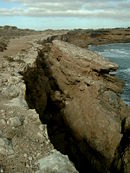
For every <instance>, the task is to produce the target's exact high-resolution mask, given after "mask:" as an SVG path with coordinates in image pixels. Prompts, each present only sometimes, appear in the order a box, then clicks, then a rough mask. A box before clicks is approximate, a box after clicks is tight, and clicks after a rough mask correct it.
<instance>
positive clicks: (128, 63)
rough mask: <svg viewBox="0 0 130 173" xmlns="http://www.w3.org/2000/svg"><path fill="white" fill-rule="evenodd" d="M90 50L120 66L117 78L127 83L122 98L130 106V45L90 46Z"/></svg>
mask: <svg viewBox="0 0 130 173" xmlns="http://www.w3.org/2000/svg"><path fill="white" fill-rule="evenodd" d="M89 49H90V50H93V51H96V52H98V53H99V54H101V55H103V56H104V57H106V58H108V59H110V60H111V61H113V62H115V63H116V64H118V65H119V69H118V71H117V76H119V78H120V79H122V80H124V81H125V87H124V92H123V94H122V95H121V97H122V99H123V100H124V102H125V103H127V104H128V105H130V43H116V44H108V45H100V46H90V47H89Z"/></svg>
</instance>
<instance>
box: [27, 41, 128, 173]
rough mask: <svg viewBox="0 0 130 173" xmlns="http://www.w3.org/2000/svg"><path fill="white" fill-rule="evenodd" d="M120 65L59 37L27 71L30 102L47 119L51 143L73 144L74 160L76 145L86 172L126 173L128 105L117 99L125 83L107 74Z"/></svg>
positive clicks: (49, 44)
mask: <svg viewBox="0 0 130 173" xmlns="http://www.w3.org/2000/svg"><path fill="white" fill-rule="evenodd" d="M117 68H118V66H117V65H116V64H114V63H111V62H109V61H108V60H106V59H104V58H103V57H101V56H99V55H97V54H95V53H93V52H91V51H89V50H85V49H82V48H79V47H77V46H74V45H72V44H69V43H66V42H63V41H58V40H55V41H53V42H52V43H50V41H49V43H47V42H46V43H44V44H43V48H42V51H39V56H38V58H37V60H36V62H35V65H34V67H32V68H28V69H27V70H26V71H25V73H24V80H25V81H26V86H27V92H26V99H27V102H28V104H29V105H30V107H31V108H35V109H36V110H37V112H38V113H39V114H40V118H41V120H42V121H43V122H47V123H48V127H50V134H51V135H52V136H53V137H52V142H54V145H56V146H57V143H58V142H59V143H60V142H61V141H60V140H63V142H64V143H66V144H65V146H64V147H61V150H62V152H66V151H67V150H68V147H69V148H70V149H69V152H70V157H71V156H72V158H73V160H74V159H75V160H76V159H77V160H76V162H78V161H79V160H80V159H78V158H76V151H75V152H74V151H73V150H76V148H78V149H77V150H78V152H77V153H80V155H81V157H82V158H83V161H84V165H83V167H85V166H86V165H85V164H88V167H87V166H86V171H91V172H115V171H117V172H118V171H123V172H125V169H126V170H128V167H129V164H128V162H129V161H128V160H129V154H128V153H129V147H128V143H129V142H128V141H129V135H128V134H127V135H126V131H124V130H123V129H124V128H125V127H127V123H128V117H129V115H130V109H129V107H128V106H127V105H125V104H124V103H123V102H122V101H121V99H120V97H119V94H120V92H121V91H122V88H123V83H122V82H121V81H120V80H119V79H118V78H116V77H114V76H111V75H110V74H109V72H111V71H114V70H116V69H117ZM124 121H125V123H124ZM124 124H125V125H124ZM128 124H129V123H128ZM128 126H129V125H128ZM53 127H54V128H53ZM57 127H59V128H57ZM51 129H53V130H51ZM60 129H64V130H63V131H64V132H59V136H60V137H59V136H58V131H60ZM56 130H57V132H56V133H55V135H56V136H58V137H59V138H57V141H55V139H54V133H53V131H56ZM66 136H67V137H66ZM63 138H64V139H63ZM58 140H59V141H58ZM66 140H67V141H66ZM125 141H127V144H126V146H125V147H124V143H125ZM73 144H74V147H73ZM59 145H60V144H59ZM71 145H72V147H71ZM75 145H76V147H75ZM126 152H127V154H125V153H126ZM74 154H75V158H74ZM125 155H127V156H125ZM125 157H127V163H126V162H125ZM79 167H80V165H79ZM79 167H78V169H79V170H80V172H81V171H83V170H82V168H79ZM125 167H126V168H125ZM126 172H127V171H126Z"/></svg>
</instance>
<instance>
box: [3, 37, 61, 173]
mask: <svg viewBox="0 0 130 173" xmlns="http://www.w3.org/2000/svg"><path fill="white" fill-rule="evenodd" d="M40 37H41V36H40ZM34 38H35V39H36V38H37V36H35V37H34V36H30V37H25V38H24V39H23V38H20V39H19V40H18V39H16V40H12V41H11V45H9V47H8V50H7V51H5V52H2V53H1V54H0V59H1V63H0V172H4V173H9V172H10V173H16V172H17V173H23V172H24V173H25V172H28V173H35V172H36V171H37V170H39V164H38V163H37V161H38V160H39V159H41V158H44V157H45V156H47V155H48V154H49V153H50V152H51V150H53V148H54V147H53V145H52V144H51V142H50V140H49V137H48V132H47V126H46V124H42V123H41V121H40V119H39V115H38V114H37V113H36V111H35V110H34V109H29V107H28V104H27V102H26V100H25V95H26V85H25V82H24V80H23V76H22V74H23V72H24V70H25V69H26V68H27V66H28V67H29V66H31V67H32V66H33V63H34V62H35V60H36V59H37V56H38V52H37V49H40V47H41V46H40V45H37V44H35V43H34V42H35V40H33V39H34ZM26 39H27V40H26ZM23 40H24V42H25V43H24V44H23ZM13 41H14V44H16V50H17V52H19V51H20V50H21V49H22V48H23V47H24V48H26V49H29V47H30V49H29V50H28V51H27V50H25V51H24V52H23V51H22V52H19V53H18V54H15V53H16V52H13V47H12V43H13ZM15 41H16V42H18V43H19V44H18V47H17V43H16V42H15ZM26 44H27V45H28V46H27V47H26ZM30 45H31V46H30ZM16 50H15V51H16ZM10 53H11V55H12V56H8V55H9V54H10ZM40 82H42V81H40ZM59 164H60V163H59Z"/></svg>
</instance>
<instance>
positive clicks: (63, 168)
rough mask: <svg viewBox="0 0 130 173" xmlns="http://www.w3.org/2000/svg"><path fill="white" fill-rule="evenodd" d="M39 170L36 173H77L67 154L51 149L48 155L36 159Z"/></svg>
mask: <svg viewBox="0 0 130 173" xmlns="http://www.w3.org/2000/svg"><path fill="white" fill-rule="evenodd" d="M38 163H39V164H40V170H39V171H37V173H52V172H54V173H61V172H63V173H70V172H71V173H78V171H77V170H76V169H75V167H74V165H73V164H72V163H71V162H70V161H69V159H68V156H65V155H63V154H61V153H60V152H58V151H56V150H53V151H52V153H51V154H50V155H49V156H46V157H44V158H42V159H40V160H39V161H38Z"/></svg>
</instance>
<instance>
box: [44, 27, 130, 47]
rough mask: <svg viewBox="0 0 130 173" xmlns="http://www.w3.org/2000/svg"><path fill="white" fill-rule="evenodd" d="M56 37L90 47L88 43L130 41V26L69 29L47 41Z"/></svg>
mask: <svg viewBox="0 0 130 173" xmlns="http://www.w3.org/2000/svg"><path fill="white" fill-rule="evenodd" d="M54 39H59V40H62V41H66V42H69V43H71V44H75V45H77V46H79V47H82V48H88V45H100V44H110V43H128V42H130V28H113V29H95V30H94V29H75V30H71V31H68V32H67V33H65V34H63V35H58V34H57V36H56V35H55V36H53V37H49V38H48V39H47V42H51V41H52V40H54Z"/></svg>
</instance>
